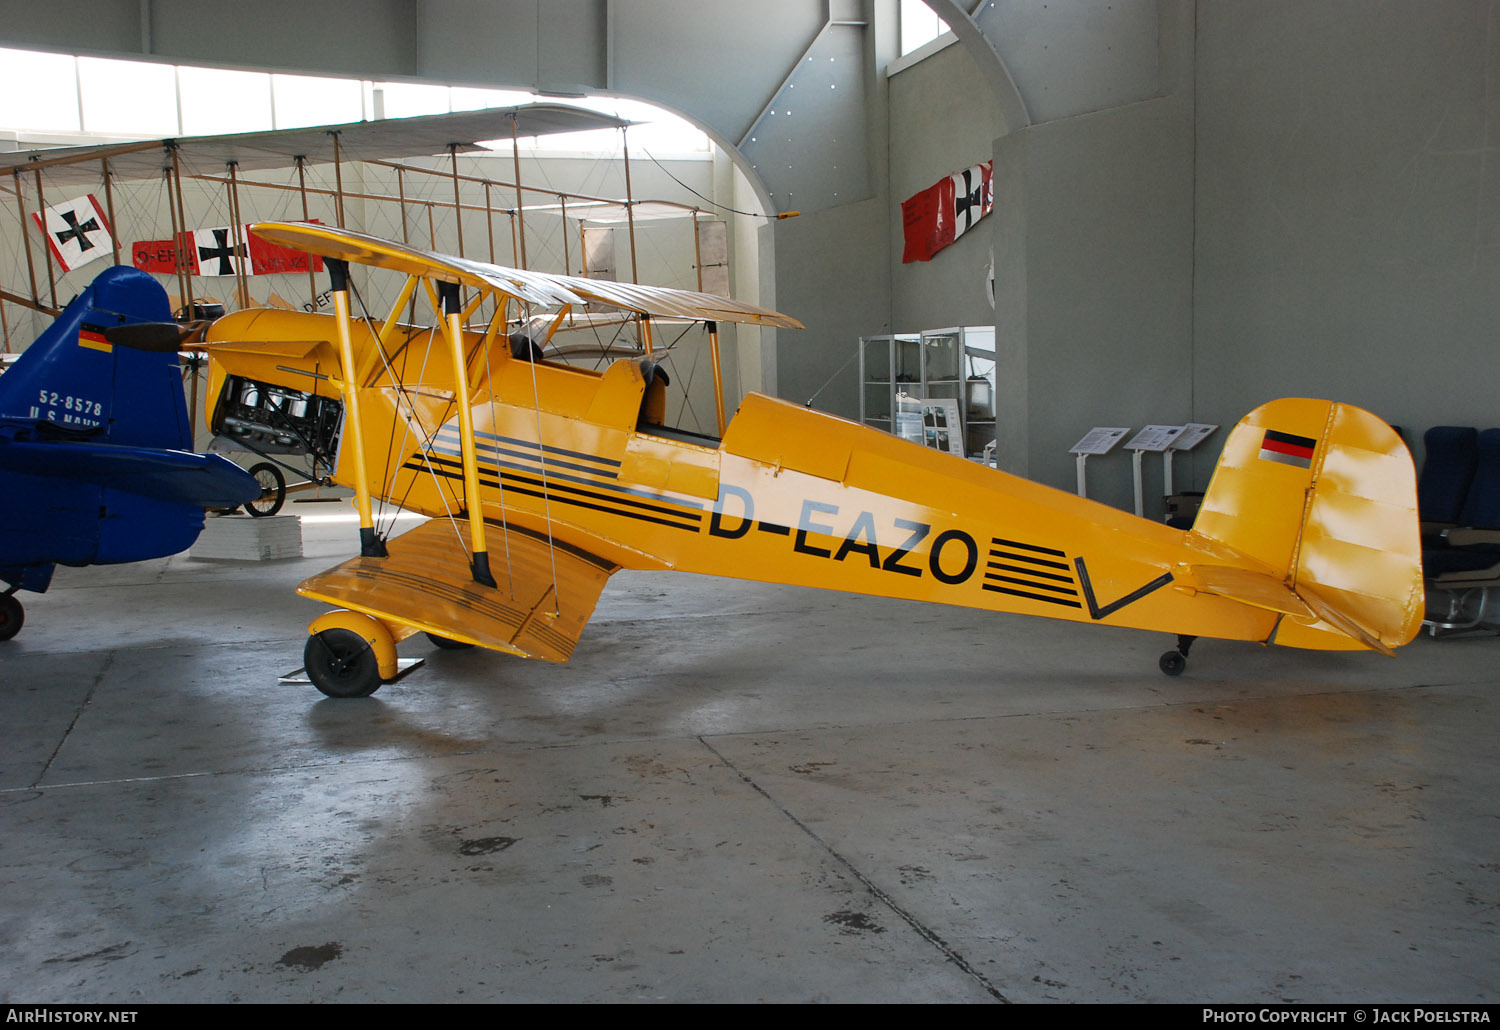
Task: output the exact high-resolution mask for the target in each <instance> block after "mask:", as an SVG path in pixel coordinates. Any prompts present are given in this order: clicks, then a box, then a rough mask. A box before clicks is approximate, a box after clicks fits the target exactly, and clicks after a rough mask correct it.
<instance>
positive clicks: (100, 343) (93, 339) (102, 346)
mask: <svg viewBox="0 0 1500 1030" xmlns="http://www.w3.org/2000/svg"><path fill="white" fill-rule="evenodd" d="M78 346H80V347H87V348H88V349H89V350H102V351H103V352H104V353H106V354H112V353H114V349H115V348H114V344H112V343H110V342H109V341H108V340H106V339H105V338H104V332H103V330H101V329H97V328H95V327H94V326H89V325H86V326H83V327H82V328H80V329H79V331H78Z"/></svg>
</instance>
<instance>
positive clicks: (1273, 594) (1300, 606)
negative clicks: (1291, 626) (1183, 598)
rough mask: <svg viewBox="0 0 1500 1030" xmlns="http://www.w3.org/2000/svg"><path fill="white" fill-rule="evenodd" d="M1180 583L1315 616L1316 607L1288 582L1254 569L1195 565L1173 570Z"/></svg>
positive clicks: (1297, 614)
mask: <svg viewBox="0 0 1500 1030" xmlns="http://www.w3.org/2000/svg"><path fill="white" fill-rule="evenodd" d="M1173 578H1174V579H1175V580H1176V581H1177V583H1178V585H1181V586H1188V587H1192V588H1193V589H1195V590H1201V591H1203V592H1204V593H1205V594H1217V595H1218V596H1220V597H1227V598H1229V599H1230V600H1231V601H1239V602H1240V603H1241V604H1248V605H1250V606H1252V607H1255V608H1264V609H1265V610H1267V611H1272V612H1278V613H1280V614H1282V615H1290V616H1292V618H1294V619H1308V620H1311V619H1313V618H1315V616H1314V614H1313V610H1312V609H1311V608H1309V607H1308V606H1307V604H1306V603H1305V602H1303V600H1302V598H1300V597H1298V596H1297V595H1296V593H1294V592H1293V591H1292V589H1291V588H1290V587H1288V586H1287V585H1286V584H1285V583H1283V582H1281V581H1280V580H1279V579H1277V578H1275V577H1274V576H1270V575H1267V574H1266V573H1264V572H1256V571H1254V570H1253V569H1241V568H1233V567H1231V566H1227V565H1193V566H1189V567H1188V568H1187V569H1186V570H1185V571H1177V572H1174V573H1173Z"/></svg>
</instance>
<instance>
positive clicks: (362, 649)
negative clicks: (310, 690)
mask: <svg viewBox="0 0 1500 1030" xmlns="http://www.w3.org/2000/svg"><path fill="white" fill-rule="evenodd" d="M302 664H303V666H304V667H305V668H306V669H307V678H308V679H310V680H312V682H313V686H315V687H317V688H318V689H319V690H321V691H322V692H323V693H325V694H327V695H328V696H329V697H369V696H370V695H371V694H373V693H375V691H377V690H379V689H380V682H381V681H380V663H379V662H378V661H377V660H376V658H375V649H374V648H372V647H371V646H370V642H369V641H368V640H366V639H365V638H364V637H362V636H360V635H359V634H358V633H356V632H354V631H353V630H352V629H325V630H324V631H323V632H321V633H314V634H313V635H312V636H310V637H308V638H307V646H305V647H304V648H303V649H302Z"/></svg>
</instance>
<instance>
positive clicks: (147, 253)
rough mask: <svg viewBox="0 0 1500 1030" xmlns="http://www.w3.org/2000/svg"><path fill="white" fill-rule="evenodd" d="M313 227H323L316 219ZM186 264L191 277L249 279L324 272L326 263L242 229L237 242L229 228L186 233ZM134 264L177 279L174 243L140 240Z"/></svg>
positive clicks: (245, 227) (147, 270) (313, 256)
mask: <svg viewBox="0 0 1500 1030" xmlns="http://www.w3.org/2000/svg"><path fill="white" fill-rule="evenodd" d="M311 224H313V225H322V224H323V223H321V222H319V221H318V220H317V219H313V221H312V223H311ZM182 235H183V238H184V240H185V244H186V245H185V246H184V247H183V248H182V256H183V261H184V262H185V268H186V271H187V273H188V274H189V275H203V276H226V275H237V274H238V273H239V272H241V271H243V272H245V273H246V274H248V275H272V274H279V273H282V272H307V271H313V272H321V271H323V259H322V258H320V257H317V256H316V255H312V254H308V253H307V252H305V251H301V250H295V249H293V248H291V247H282V246H278V245H277V244H275V243H267V242H266V241H265V240H263V239H261V238H260V237H259V236H256V235H254V234H253V233H251V232H250V227H249V226H247V225H244V226H240V232H239V237H238V239H236V237H235V233H234V230H233V229H232V228H231V227H229V226H219V227H217V228H213V229H193V230H191V231H189V232H186V233H183V234H182ZM130 251H131V260H132V262H133V263H134V264H135V267H136V268H139V269H140V270H141V271H143V272H157V273H160V274H162V275H175V274H176V272H177V247H176V245H175V244H174V242H173V241H172V240H139V241H137V242H136V243H135V244H134V245H133V246H132V247H131V248H130Z"/></svg>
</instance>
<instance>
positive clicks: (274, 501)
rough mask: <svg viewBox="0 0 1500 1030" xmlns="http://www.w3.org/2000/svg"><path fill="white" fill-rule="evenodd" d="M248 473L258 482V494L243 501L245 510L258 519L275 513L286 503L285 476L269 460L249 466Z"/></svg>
mask: <svg viewBox="0 0 1500 1030" xmlns="http://www.w3.org/2000/svg"><path fill="white" fill-rule="evenodd" d="M250 474H251V475H252V476H254V477H255V481H256V482H257V483H259V484H260V496H259V497H257V498H256V499H255V500H253V501H246V502H245V510H246V511H248V512H249V513H250V514H251V515H252V516H254V517H255V518H258V519H263V518H267V517H269V516H271V515H275V514H276V513H277V512H278V511H280V510H281V506H282V505H283V504H285V503H286V477H285V476H283V475H282V474H281V469H279V468H277V467H276V466H275V465H272V464H271V463H270V462H269V461H262V462H260V463H259V464H256V465H251V466H250Z"/></svg>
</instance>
